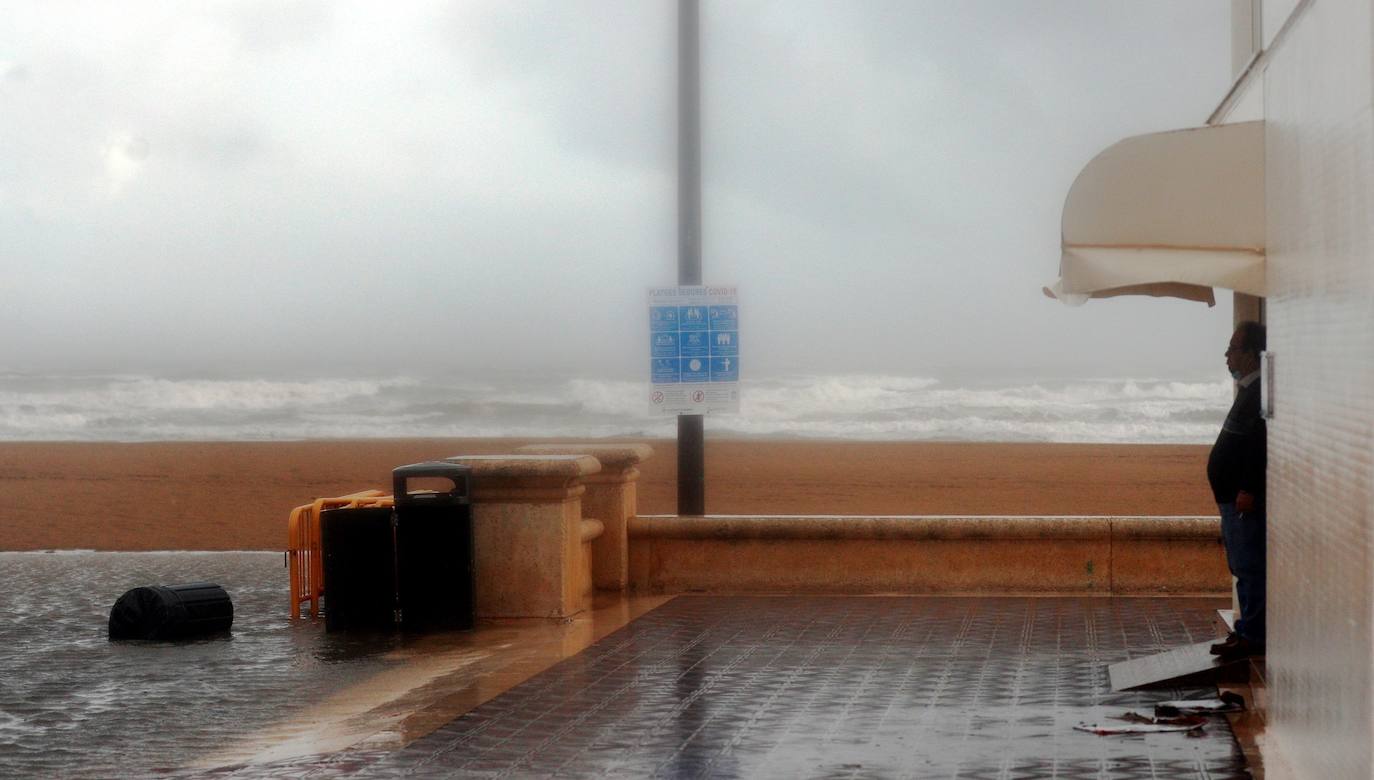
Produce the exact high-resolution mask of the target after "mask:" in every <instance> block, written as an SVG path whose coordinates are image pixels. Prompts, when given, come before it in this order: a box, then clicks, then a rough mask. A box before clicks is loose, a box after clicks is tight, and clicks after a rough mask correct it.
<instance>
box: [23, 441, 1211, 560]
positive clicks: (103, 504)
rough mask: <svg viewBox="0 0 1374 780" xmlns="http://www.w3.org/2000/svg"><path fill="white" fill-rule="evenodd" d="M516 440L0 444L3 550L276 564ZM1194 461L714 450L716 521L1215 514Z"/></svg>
mask: <svg viewBox="0 0 1374 780" xmlns="http://www.w3.org/2000/svg"><path fill="white" fill-rule="evenodd" d="M523 443H527V442H526V441H524V440H515V439H416V440H359V441H305V442H250V443H245V442H213V443H184V442H175V443H168V442H156V443H137V444H116V443H95V444H92V443H7V444H0V550H43V549H95V550H280V549H282V548H283V546H284V544H285V536H286V517H287V513H288V512H289V511H290V509H291V508H292V507H294V506H296V505H298V504H303V503H307V502H309V501H310V500H312V499H314V498H315V497H318V496H333V495H340V494H343V493H348V492H352V491H355V490H361V489H365V488H373V487H375V488H381V489H384V490H388V491H389V487H388V483H389V478H390V472H391V469H392V468H393V467H395V466H398V465H401V464H405V463H414V462H417V461H423V460H430V459H435V458H442V457H445V456H451V455H459V454H491V453H502V452H508V451H510V450H512V449H513V448H514V447H516V446H518V445H519V444H523ZM648 443H649V444H650V445H651V446H653V447H654V450H655V456H654V457H653V458H652V459H651V460H649V461H648V462H646V463H645V464H644V465H643V468H642V473H643V476H642V477H641V481H640V493H639V495H640V504H639V505H640V513H641V514H659V513H672V512H673V511H675V502H676V487H675V478H676V468H677V467H676V458H675V449H674V447H675V445H674V443H673V442H672V441H650V442H648ZM1206 458H1207V447H1205V446H1180V445H1096V444H974V443H931V442H893V443H872V442H838V441H818V442H811V441H806V442H802V441H759V440H718V441H710V442H708V444H707V497H706V498H707V509H708V511H709V512H711V513H714V514H748V513H756V514H1067V515H1084V514H1120V515H1189V514H1212V513H1214V512H1215V511H1216V507H1215V505H1214V504H1213V503H1212V501H1211V497H1210V494H1209V492H1208V490H1207V485H1206V480H1205V478H1204V467H1205V464H1206Z"/></svg>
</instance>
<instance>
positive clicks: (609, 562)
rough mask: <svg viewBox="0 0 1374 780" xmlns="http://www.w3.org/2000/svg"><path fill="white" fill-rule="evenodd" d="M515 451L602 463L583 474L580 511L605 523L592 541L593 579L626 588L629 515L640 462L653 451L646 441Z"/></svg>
mask: <svg viewBox="0 0 1374 780" xmlns="http://www.w3.org/2000/svg"><path fill="white" fill-rule="evenodd" d="M516 451H517V452H526V453H530V454H538V455H591V456H592V457H594V458H596V459H597V460H598V461H599V462H600V463H601V472H600V473H598V474H593V475H590V476H588V477H585V478H584V479H583V480H582V481H583V482H584V483H585V484H586V486H587V493H586V495H584V496H583V497H582V514H583V516H585V517H589V518H594V519H597V520H600V521H601V522H602V524H603V525H604V526H605V531H604V532H603V533H602V535H601V538H599V539H597V540H596V541H595V542H592V581H593V582H594V583H595V584H596V587H597V588H600V589H601V590H625V588H626V587H627V586H628V585H629V571H630V563H629V541H628V538H627V529H628V527H629V522H630V518H632V517H634V516H635V514H636V512H637V507H636V492H635V483H636V482H637V481H638V479H639V468H638V466H639V463H640V462H641V461H644V460H648V458H649V456H651V455H653V454H654V451H653V449H652V448H651V447H649V445H647V444H600V443H595V444H593V443H588V444H581V443H574V444H529V445H526V446H524V447H520V448H518V449H517V450H516Z"/></svg>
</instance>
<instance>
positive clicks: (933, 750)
mask: <svg viewBox="0 0 1374 780" xmlns="http://www.w3.org/2000/svg"><path fill="white" fill-rule="evenodd" d="M190 580H210V581H214V582H218V583H219V584H221V585H223V586H224V587H225V588H226V589H227V590H228V591H229V592H230V594H231V596H232V597H233V600H234V606H235V610H236V616H235V623H234V630H233V633H232V635H231V636H230V637H229V638H220V639H209V640H199V641H194V642H185V643H178V644H154V643H142V642H123V643H112V642H109V641H108V640H107V639H106V638H105V620H106V618H107V616H108V612H109V607H110V605H111V604H112V603H113V601H114V599H115V598H117V597H118V595H119V594H120V593H122V592H123V591H124V590H126V589H128V588H130V587H134V586H136V585H143V584H153V583H173V582H185V581H190ZM1218 605H1219V604H1218V602H1217V600H1215V599H1180V598H1175V599H1147V598H1117V599H1107V598H1013V597H979V598H958V597H898V596H891V597H820V596H749V597H744V596H736V597H727V596H680V597H677V598H675V599H672V600H670V601H667V602H666V603H664V604H662V605H661V606H658V607H657V608H656V609H653V610H652V611H650V612H648V613H647V614H645V615H643V616H642V617H639V618H638V619H637V620H634V621H632V622H630V623H629V624H628V625H625V626H624V627H623V628H620V629H619V630H618V631H614V632H612V633H609V634H608V635H606V636H604V637H603V638H601V639H600V641H597V642H595V643H594V644H592V645H591V646H590V647H589V648H587V649H586V650H585V651H582V652H580V653H577V654H575V655H572V656H571V657H568V658H566V659H565V660H562V661H561V662H559V663H555V664H554V665H552V666H550V667H549V668H547V669H545V670H543V671H539V672H537V673H534V674H533V675H532V676H529V677H528V679H524V680H523V682H522V681H521V680H519V679H507V680H506V681H505V682H503V683H501V685H499V686H497V687H498V688H499V690H496V691H495V692H494V693H493V694H492V695H490V696H487V697H485V698H484V699H481V700H480V701H481V702H484V703H479V704H477V706H475V707H474V708H471V709H468V710H467V711H466V712H463V711H462V710H463V705H462V704H461V702H460V703H457V704H455V703H454V700H453V697H450V701H448V703H447V706H448V707H449V709H450V710H451V712H452V714H451V715H450V716H447V717H445V718H444V719H443V720H442V721H440V722H435V723H433V724H432V725H431V726H430V727H428V728H426V729H425V732H426V733H423V734H420V733H417V734H414V735H410V736H406V737H405V738H403V739H400V740H398V741H397V743H396V744H395V745H388V746H386V747H385V748H383V749H379V748H378V745H380V744H382V743H380V742H377V741H376V740H374V741H372V742H367V741H363V742H362V743H361V745H355V746H353V747H346V748H345V749H342V750H339V751H336V752H331V753H328V754H325V755H294V756H292V755H281V756H276V757H271V758H270V760H267V761H266V762H263V761H262V760H260V759H253V760H252V763H248V762H246V761H245V760H243V759H233V760H225V761H222V762H211V764H212V765H213V764H216V763H218V764H220V765H219V766H217V767H215V766H211V765H207V764H206V759H207V757H210V756H215V755H232V754H233V752H234V751H233V747H234V746H235V745H236V744H240V743H244V742H253V741H261V740H262V735H263V734H265V733H279V734H289V733H290V729H283V728H282V727H281V724H283V723H288V724H289V723H301V726H300V728H308V727H309V724H308V723H305V722H304V721H308V720H309V718H307V717H305V715H306V714H307V713H314V714H318V713H319V712H321V711H322V710H321V703H322V702H326V700H329V699H330V698H331V697H336V696H337V695H338V694H340V693H341V692H345V691H349V690H356V689H357V688H359V687H365V686H366V685H367V683H368V681H375V680H381V679H386V678H387V675H388V674H392V673H394V672H396V671H397V670H398V669H401V668H403V667H405V666H406V665H408V664H415V663H417V659H418V657H419V656H418V655H417V653H416V652H414V650H415V647H416V645H415V644H414V642H415V641H416V640H404V639H400V638H381V639H378V638H374V639H368V640H361V639H356V640H347V639H341V638H338V637H335V636H332V635H331V636H326V635H325V634H324V633H323V627H322V625H320V624H319V623H312V622H310V621H299V622H295V623H293V622H291V621H289V620H288V619H287V618H286V609H285V572H284V571H283V570H282V559H281V556H280V555H276V554H270V553H164V554H138V553H129V554H113V553H58V554H43V553H23V554H20V553H3V554H0V612H2V613H3V614H4V615H5V617H6V620H5V621H4V623H3V624H0V669H2V670H3V672H4V685H3V687H2V688H0V776H64V777H112V776H119V777H153V776H167V775H169V774H170V775H174V776H188V777H189V776H205V775H207V774H208V775H211V776H218V777H306V776H309V777H369V778H371V777H410V776H417V777H455V776H458V777H464V776H471V777H546V776H567V777H585V776H614V777H647V776H662V777H789V778H791V777H856V778H857V777H875V778H885V777H916V778H924V777H940V778H943V777H959V778H1023V777H1024V778H1048V777H1061V778H1193V777H1196V778H1238V777H1247V776H1248V774H1247V772H1246V770H1245V768H1244V759H1243V757H1242V755H1241V753H1240V750H1239V749H1238V747H1237V745H1236V742H1235V739H1234V738H1233V736H1232V734H1231V730H1230V728H1229V726H1228V725H1227V722H1226V721H1225V720H1224V719H1221V718H1217V719H1216V720H1215V721H1214V722H1211V723H1209V724H1208V725H1207V726H1206V727H1205V729H1204V730H1203V731H1202V733H1201V736H1185V735H1183V734H1178V733H1166V734H1151V735H1132V736H1117V737H1100V736H1095V735H1092V734H1088V733H1084V732H1081V731H1076V730H1074V728H1073V727H1074V725H1076V724H1078V723H1081V722H1104V721H1106V719H1107V718H1109V717H1111V716H1114V715H1121V714H1123V713H1125V712H1126V711H1128V710H1135V711H1137V712H1143V713H1149V712H1150V711H1151V704H1152V703H1153V702H1155V701H1161V700H1164V699H1169V698H1195V697H1200V696H1208V695H1214V693H1215V691H1214V690H1212V689H1206V690H1200V689H1194V690H1162V691H1157V692H1150V693H1126V694H1117V693H1113V692H1111V690H1110V687H1109V685H1108V682H1107V672H1106V665H1107V664H1108V663H1111V662H1114V661H1117V660H1121V659H1124V658H1127V657H1131V656H1138V655H1141V654H1145V653H1150V652H1155V651H1158V650H1163V649H1166V648H1168V647H1172V646H1175V645H1179V644H1184V643H1188V642H1196V641H1201V640H1204V639H1207V638H1210V637H1211V636H1213V635H1214V632H1215V629H1214V625H1213V624H1214V620H1215V615H1214V612H1213V610H1214V609H1215V608H1216V607H1217V606H1218ZM489 630H492V629H490V628H484V629H481V630H479V631H478V632H477V633H478V634H481V633H482V632H483V631H489ZM496 630H499V629H496ZM466 636H472V635H466ZM458 641H459V642H460V643H461V642H462V641H467V640H458ZM519 649H520V648H519V647H517V646H515V645H511V646H510V648H509V650H508V651H507V652H510V653H516V652H518V651H519ZM408 650H409V652H408ZM574 650H575V648H574ZM473 668H476V667H473ZM473 668H468V669H465V670H458V671H455V672H453V674H454V675H463V674H466V675H473V674H477V673H475V672H474V671H473ZM507 676H508V677H509V675H507ZM373 687H374V688H375V687H377V686H376V685H374V686H373ZM507 687H508V689H507ZM502 691H504V692H502ZM396 693H397V695H400V694H402V693H404V692H403V691H398V692H396ZM381 699H385V693H383V694H381ZM441 703H443V702H441ZM439 709H440V710H442V709H443V708H442V707H440V708H439ZM375 711H376V710H374V712H375ZM412 737H413V738H412ZM262 755H266V754H262Z"/></svg>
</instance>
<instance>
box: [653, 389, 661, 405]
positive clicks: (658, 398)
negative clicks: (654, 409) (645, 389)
mask: <svg viewBox="0 0 1374 780" xmlns="http://www.w3.org/2000/svg"><path fill="white" fill-rule="evenodd" d="M654 403H656V404H661V403H663V391H662V390H655V391H654Z"/></svg>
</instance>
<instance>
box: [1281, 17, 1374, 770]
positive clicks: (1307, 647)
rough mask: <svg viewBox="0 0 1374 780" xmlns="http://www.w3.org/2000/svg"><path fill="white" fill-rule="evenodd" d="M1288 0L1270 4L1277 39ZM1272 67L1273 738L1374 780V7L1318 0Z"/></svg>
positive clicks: (1320, 762)
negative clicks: (1373, 674)
mask: <svg viewBox="0 0 1374 780" xmlns="http://www.w3.org/2000/svg"><path fill="white" fill-rule="evenodd" d="M1293 6H1294V3H1292V2H1266V4H1265V8H1264V27H1265V35H1266V38H1268V37H1269V36H1271V35H1272V34H1273V33H1274V31H1276V30H1277V29H1278V27H1279V24H1280V23H1281V22H1282V21H1283V20H1282V19H1280V18H1278V14H1279V12H1280V11H1281V10H1283V9H1285V8H1291V7H1293ZM1297 8H1298V15H1297V16H1296V17H1294V19H1293V20H1292V25H1291V27H1290V29H1289V30H1288V31H1287V32H1286V33H1284V34H1283V35H1281V36H1280V37H1279V39H1278V40H1277V41H1276V42H1275V43H1274V46H1273V49H1272V50H1271V51H1270V52H1269V53H1268V58H1269V61H1268V65H1267V67H1266V70H1265V73H1264V85H1265V95H1264V106H1265V113H1266V121H1267V130H1266V189H1267V219H1268V237H1267V243H1268V249H1269V256H1268V280H1269V291H1270V295H1269V298H1268V301H1267V304H1266V306H1267V311H1266V314H1267V316H1268V321H1269V334H1270V335H1269V348H1270V351H1271V352H1273V353H1274V355H1275V358H1274V369H1275V373H1274V383H1273V388H1272V389H1273V393H1274V398H1275V402H1274V410H1275V418H1274V419H1273V420H1271V421H1270V423H1269V442H1270V443H1269V496H1270V514H1269V594H1270V600H1269V653H1268V665H1269V666H1268V669H1269V674H1270V678H1271V679H1270V683H1271V688H1270V693H1271V694H1272V706H1273V711H1272V712H1271V733H1272V736H1273V738H1274V740H1275V742H1276V743H1277V745H1278V747H1279V749H1280V752H1281V753H1283V755H1284V757H1285V758H1286V759H1287V760H1288V761H1289V763H1290V764H1291V765H1292V766H1293V768H1294V770H1295V771H1296V773H1297V774H1298V775H1299V776H1301V777H1311V778H1368V777H1371V776H1374V761H1372V760H1371V747H1370V743H1371V733H1372V732H1374V729H1372V727H1374V723H1372V722H1371V697H1372V696H1374V690H1371V679H1372V678H1371V663H1372V661H1371V658H1374V637H1372V634H1371V632H1374V619H1372V617H1371V610H1374V593H1372V592H1371V585H1372V584H1374V583H1372V581H1371V565H1372V564H1374V553H1371V543H1372V542H1374V533H1371V530H1372V529H1371V524H1374V489H1372V488H1371V481H1374V121H1372V120H1371V96H1372V94H1374V91H1372V89H1371V68H1374V57H1371V38H1374V19H1372V18H1371V10H1370V3H1369V2H1365V1H1363V0H1362V1H1361V2H1355V1H1354V0H1337V1H1335V2H1331V1H1327V0H1317V2H1312V3H1306V4H1302V5H1299V6H1297Z"/></svg>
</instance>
